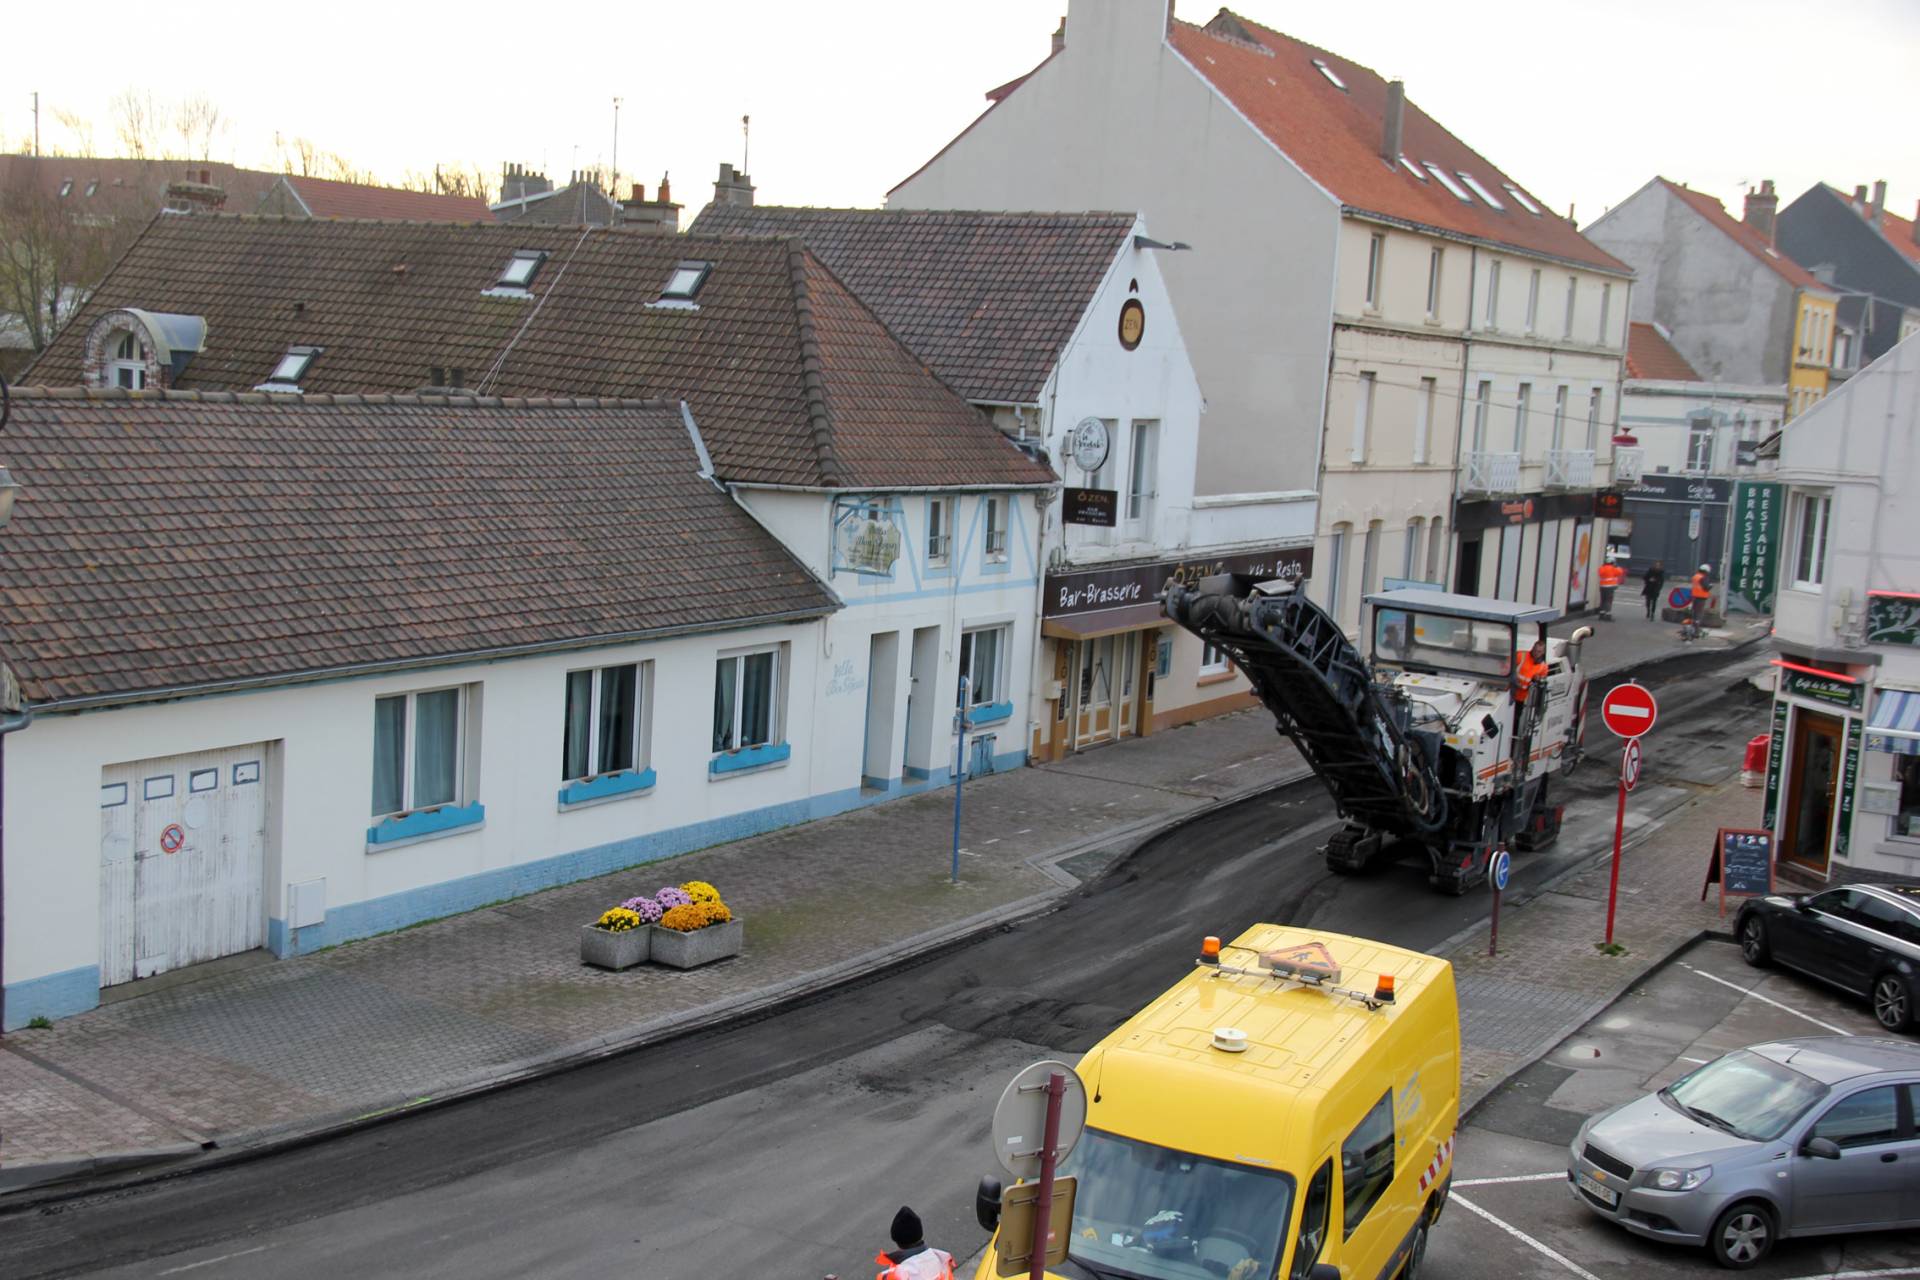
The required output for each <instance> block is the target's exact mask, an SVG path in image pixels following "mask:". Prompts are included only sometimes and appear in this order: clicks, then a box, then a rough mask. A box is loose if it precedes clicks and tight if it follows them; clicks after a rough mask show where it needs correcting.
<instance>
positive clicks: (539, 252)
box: [489, 249, 547, 297]
mask: <svg viewBox="0 0 1920 1280" xmlns="http://www.w3.org/2000/svg"><path fill="white" fill-rule="evenodd" d="M546 261H547V254H546V250H544V249H516V250H514V253H513V256H512V257H511V258H508V259H507V265H506V268H505V269H504V270H502V271H501V272H500V278H499V279H498V280H496V281H494V282H493V288H492V289H491V290H489V292H491V293H496V294H507V295H509V296H514V297H518V296H521V295H524V294H525V293H526V292H527V287H528V286H529V285H531V284H532V283H533V278H534V277H535V276H537V275H539V274H540V268H541V267H542V266H544V265H545V264H546Z"/></svg>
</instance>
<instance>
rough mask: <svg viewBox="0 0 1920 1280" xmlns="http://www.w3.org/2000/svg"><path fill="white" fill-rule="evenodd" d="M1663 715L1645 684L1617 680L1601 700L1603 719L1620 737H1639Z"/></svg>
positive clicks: (1616, 735)
mask: <svg viewBox="0 0 1920 1280" xmlns="http://www.w3.org/2000/svg"><path fill="white" fill-rule="evenodd" d="M1659 715H1660V706H1659V704H1658V703H1656V702H1655V701H1654V700H1653V694H1652V693H1650V692H1648V690H1647V689H1646V688H1645V686H1643V685H1637V684H1617V685H1615V686H1614V687H1613V688H1611V689H1609V690H1607V696H1606V697H1604V698H1602V699H1601V700H1600V721H1601V723H1602V724H1604V725H1606V726H1607V730H1608V732H1610V733H1612V734H1613V735H1614V736H1615V737H1617V738H1637V737H1639V736H1640V735H1641V734H1643V733H1645V732H1647V730H1649V729H1651V728H1653V722H1654V720H1656V719H1657V718H1658V717H1659Z"/></svg>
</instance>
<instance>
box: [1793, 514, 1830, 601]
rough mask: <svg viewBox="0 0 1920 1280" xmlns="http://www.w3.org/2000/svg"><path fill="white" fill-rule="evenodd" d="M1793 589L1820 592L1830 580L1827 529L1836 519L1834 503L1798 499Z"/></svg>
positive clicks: (1795, 521) (1794, 541)
mask: <svg viewBox="0 0 1920 1280" xmlns="http://www.w3.org/2000/svg"><path fill="white" fill-rule="evenodd" d="M1794 507H1795V511H1794V521H1793V529H1794V533H1793V585H1794V586H1796V587H1799V588H1801V589H1803V590H1811V589H1813V588H1817V587H1818V586H1819V585H1820V584H1821V583H1823V582H1825V581H1826V580H1827V526H1828V524H1829V522H1830V521H1831V520H1832V517H1833V499H1832V498H1831V497H1828V496H1827V495H1825V494H1818V493H1802V494H1797V495H1796V496H1795V498H1794Z"/></svg>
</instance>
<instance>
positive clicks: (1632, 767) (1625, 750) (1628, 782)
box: [1620, 738, 1640, 791]
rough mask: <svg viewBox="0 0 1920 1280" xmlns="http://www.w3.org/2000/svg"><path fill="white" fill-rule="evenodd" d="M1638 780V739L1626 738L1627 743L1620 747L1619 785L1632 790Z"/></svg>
mask: <svg viewBox="0 0 1920 1280" xmlns="http://www.w3.org/2000/svg"><path fill="white" fill-rule="evenodd" d="M1639 781H1640V739H1638V738H1628V739H1627V745H1626V746H1624V747H1622V748H1621V749H1620V785H1621V786H1623V787H1625V788H1626V789H1627V790H1629V791H1631V790H1633V787H1634V784H1635V783H1637V782H1639Z"/></svg>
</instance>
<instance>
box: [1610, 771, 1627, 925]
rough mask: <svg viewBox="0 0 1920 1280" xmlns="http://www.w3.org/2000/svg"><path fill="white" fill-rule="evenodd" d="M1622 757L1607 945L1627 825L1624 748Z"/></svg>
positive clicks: (1617, 897)
mask: <svg viewBox="0 0 1920 1280" xmlns="http://www.w3.org/2000/svg"><path fill="white" fill-rule="evenodd" d="M1621 755H1622V757H1623V759H1622V761H1621V764H1622V766H1623V767H1622V769H1621V773H1620V781H1619V787H1620V805H1619V808H1617V809H1616V810H1615V811H1614V815H1613V875H1612V876H1611V877H1610V878H1609V879H1608V881H1607V945H1608V946H1612V945H1613V907H1614V904H1615V903H1616V902H1618V901H1619V899H1620V837H1621V834H1622V833H1623V832H1624V831H1625V830H1626V827H1627V776H1626V770H1625V768H1624V766H1625V763H1626V762H1625V760H1624V756H1625V755H1626V748H1624V747H1622V748H1621Z"/></svg>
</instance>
